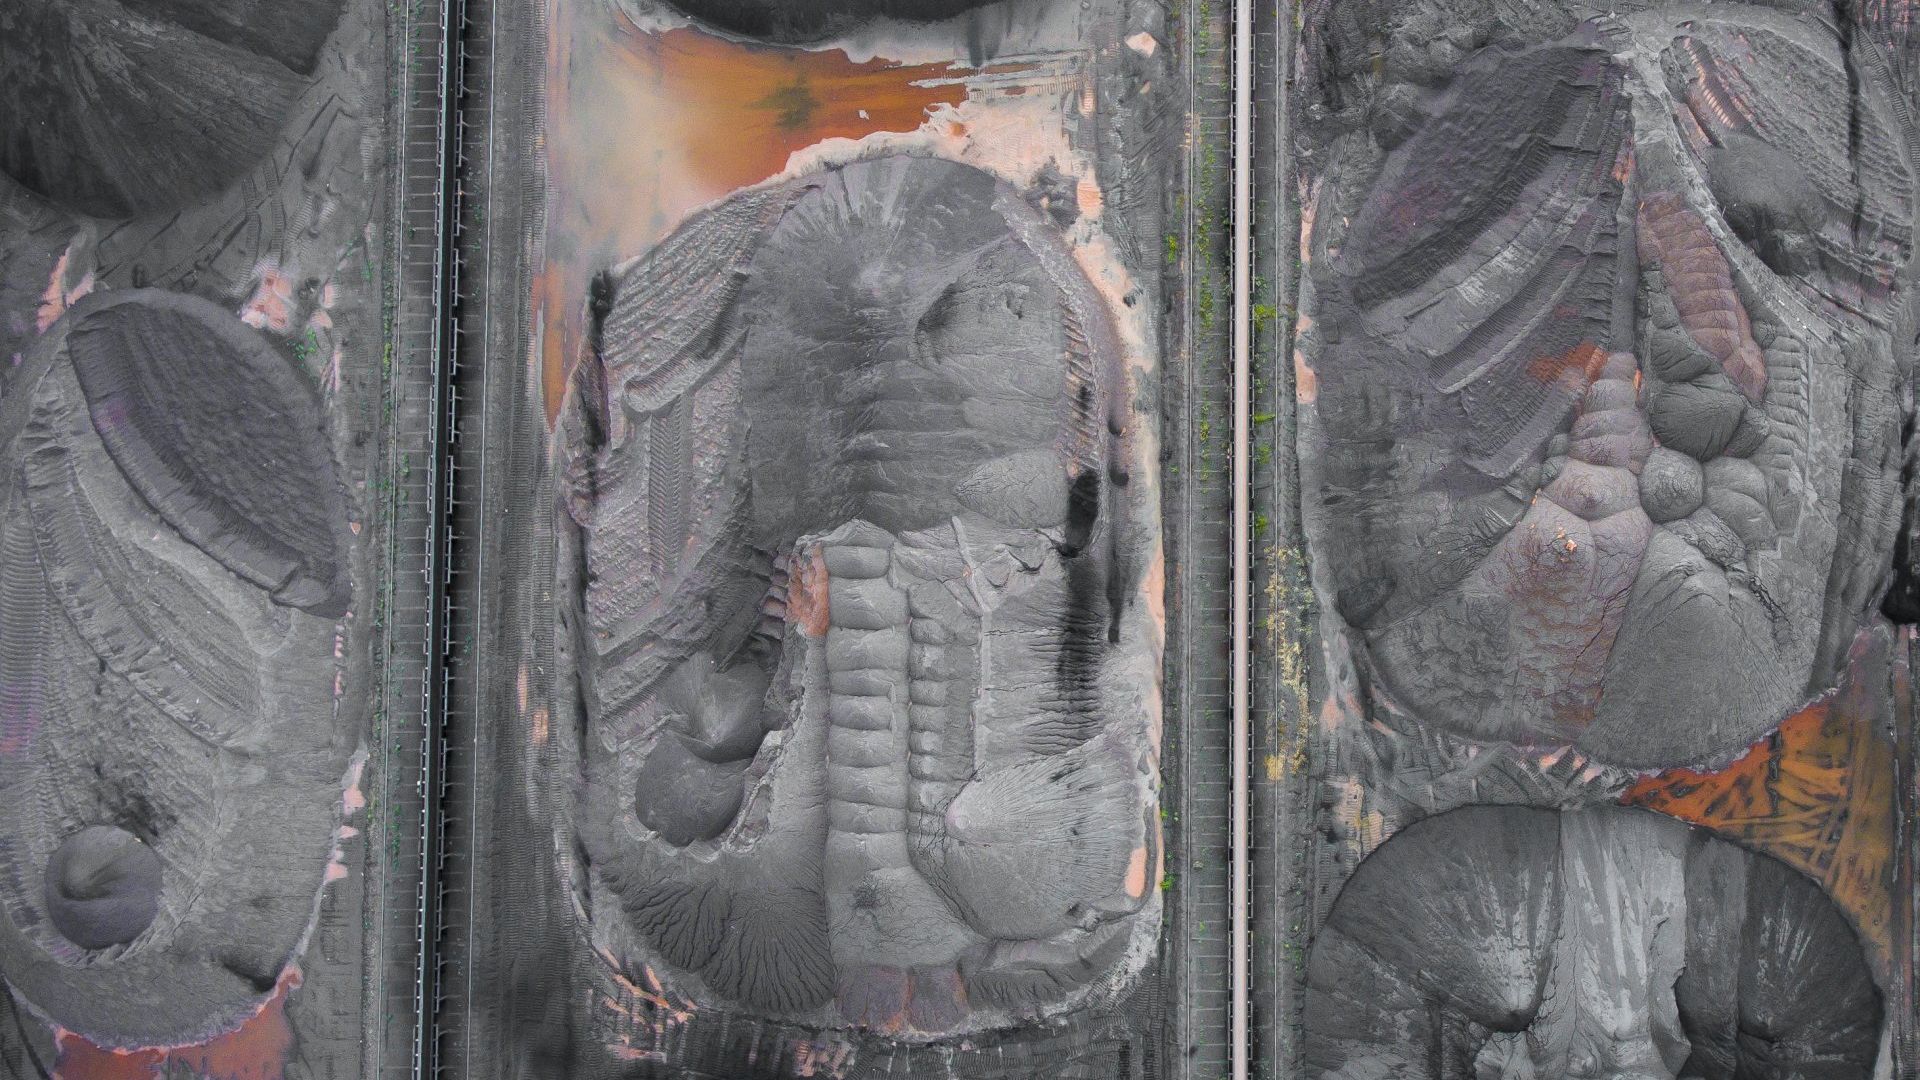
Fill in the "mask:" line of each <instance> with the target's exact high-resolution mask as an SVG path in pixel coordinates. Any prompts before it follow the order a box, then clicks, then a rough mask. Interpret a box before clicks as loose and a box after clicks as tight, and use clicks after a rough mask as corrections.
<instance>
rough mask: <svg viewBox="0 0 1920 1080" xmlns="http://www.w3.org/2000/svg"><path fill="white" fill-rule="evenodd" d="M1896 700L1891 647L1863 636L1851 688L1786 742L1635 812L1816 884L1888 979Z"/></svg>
mask: <svg viewBox="0 0 1920 1080" xmlns="http://www.w3.org/2000/svg"><path fill="white" fill-rule="evenodd" d="M1892 691H1893V688H1892V684H1891V683H1890V681H1889V657H1888V649H1887V642H1886V640H1885V638H1884V637H1883V636H1882V635H1880V634H1877V633H1875V632H1873V631H1868V632H1866V633H1863V634H1862V635H1861V638H1860V640H1858V641H1856V642H1855V644H1854V649H1853V653H1852V655H1851V657H1850V658H1849V662H1848V665H1847V668H1846V670H1845V672H1844V674H1843V681H1842V682H1841V684H1840V688H1839V689H1838V690H1836V691H1834V692H1833V693H1831V694H1829V695H1827V696H1826V697H1823V698H1821V699H1820V700H1818V701H1816V702H1814V703H1813V704H1811V705H1809V706H1807V707H1806V708H1805V709H1802V710H1801V711H1799V712H1797V713H1795V714H1794V715H1793V716H1791V717H1789V718H1788V719H1787V721H1786V722H1785V723H1783V724H1781V725H1780V730H1779V732H1778V733H1777V734H1775V735H1774V736H1772V737H1770V738H1768V739H1766V740H1763V741H1762V742H1760V743H1759V744H1758V745H1756V746H1754V748H1753V749H1751V750H1749V751H1748V752H1747V753H1746V754H1745V756H1743V757H1741V758H1740V759H1739V760H1738V761H1736V762H1734V763H1733V764H1732V765H1729V766H1727V767H1726V768H1724V769H1721V770H1719V771H1718V772H1713V773H1701V772H1696V771H1694V770H1692V769H1673V770H1670V771H1668V772H1664V773H1661V774H1659V775H1657V776H1653V777H1649V778H1647V779H1645V780H1642V781H1641V782H1639V783H1638V784H1635V785H1634V786H1633V787H1632V788H1630V789H1628V791H1627V793H1626V795H1625V796H1624V797H1623V801H1625V802H1627V803H1628V804H1630V805H1634V806H1645V807H1648V808H1650V809H1654V810H1658V811H1660V812H1662V813H1665V814H1671V815H1673V816H1674V817H1677V818H1680V819H1682V820H1685V821H1691V822H1693V823H1695V824H1697V825H1704V826H1706V827H1708V828H1710V829H1713V830H1714V831H1715V832H1719V833H1723V834H1725V835H1727V836H1729V837H1731V838H1733V839H1735V840H1738V841H1739V842H1741V843H1742V844H1745V845H1746V846H1748V847H1751V848H1754V849H1756V850H1759V851H1764V852H1766V853H1767V854H1769V855H1772V856H1774V857H1775V858H1778V859H1780V860H1781V861H1783V862H1785V863H1787V864H1788V865H1790V866H1792V867H1794V868H1795V869H1798V870H1800V871H1802V872H1804V873H1806V874H1807V875H1808V876H1810V877H1812V878H1814V879H1815V880H1816V881H1818V882H1820V884H1821V885H1822V886H1823V887H1824V888H1825V889H1826V890H1827V892H1828V894H1829V895H1831V896H1832V897H1833V898H1834V900H1835V901H1836V902H1837V903H1839V905H1840V907H1841V909H1842V910H1844V911H1846V913H1847V914H1848V915H1849V916H1850V917H1851V918H1852V920H1853V923H1854V926H1855V927H1856V929H1858V930H1859V932H1860V936H1861V939H1862V940H1863V941H1864V942H1865V943H1866V946H1867V952H1868V955H1869V956H1871V957H1873V959H1874V961H1875V963H1876V966H1878V967H1879V968H1880V970H1882V971H1885V970H1886V967H1885V965H1886V964H1888V963H1889V962H1890V961H1891V958H1892V953H1893V951H1894V942H1893V935H1892V921H1891V920H1892V914H1893V912H1892V903H1891V901H1892V896H1893V872H1894V852H1895V849H1896V844H1897V840H1898V830H1897V828H1896V816H1897V807H1896V803H1895V799H1894V772H1893V760H1894V754H1893V748H1892V747H1891V746H1890V745H1889V744H1888V743H1887V740H1886V737H1885V735H1884V734H1883V732H1884V731H1885V729H1886V726H1887V725H1886V722H1885V721H1886V711H1887V709H1888V707H1889V704H1888V700H1889V695H1890V693H1891V692H1892Z"/></svg>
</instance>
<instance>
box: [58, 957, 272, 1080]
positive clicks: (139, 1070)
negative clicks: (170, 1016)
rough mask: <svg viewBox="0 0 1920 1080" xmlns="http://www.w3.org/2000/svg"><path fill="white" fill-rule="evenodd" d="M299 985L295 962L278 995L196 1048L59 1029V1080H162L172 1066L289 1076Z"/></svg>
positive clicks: (222, 1075) (219, 1074)
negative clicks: (134, 1045)
mask: <svg viewBox="0 0 1920 1080" xmlns="http://www.w3.org/2000/svg"><path fill="white" fill-rule="evenodd" d="M299 985H300V969H299V968H297V967H293V966H289V967H288V968H287V970H286V971H284V972H282V973H281V975H280V981H279V983H278V984H277V985H276V986H275V987H274V990H273V996H272V997H270V998H268V999H267V1000H266V1003H265V1004H263V1005H262V1006H261V1007H260V1008H259V1010H257V1011H256V1012H255V1013H254V1014H253V1015H252V1016H250V1017H248V1018H247V1019H246V1020H245V1021H244V1022H242V1023H241V1025H240V1026H239V1027H237V1028H235V1029H233V1030H232V1031H230V1032H227V1033H226V1034H225V1035H220V1036H216V1037H215V1038H212V1039H209V1040H207V1041H206V1042H203V1043H198V1044H195V1045H193V1046H175V1047H150V1048H146V1049H138V1050H120V1049H114V1048H111V1047H103V1046H98V1045H95V1044H94V1043H93V1042H92V1041H91V1040H89V1039H87V1038H86V1037H85V1036H83V1035H76V1034H74V1033H73V1032H71V1031H65V1030H60V1031H56V1032H55V1033H54V1045H55V1048H56V1057H55V1059H54V1066H53V1075H54V1080H159V1078H160V1077H162V1076H164V1075H167V1071H168V1069H167V1067H168V1066H169V1065H173V1066H177V1067H179V1068H181V1069H184V1070H185V1071H186V1072H187V1073H189V1074H191V1075H193V1076H197V1077H202V1078H204V1080H284V1077H285V1076H286V1070H287V1055H288V1053H289V1052H291V1051H292V1050H293V1027H292V1025H290V1024H289V1023H288V1022H287V994H288V993H289V992H290V991H292V990H293V989H294V988H295V987H297V986H299Z"/></svg>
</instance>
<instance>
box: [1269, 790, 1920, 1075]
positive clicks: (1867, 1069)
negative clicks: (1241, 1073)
mask: <svg viewBox="0 0 1920 1080" xmlns="http://www.w3.org/2000/svg"><path fill="white" fill-rule="evenodd" d="M1882 1011H1883V1007H1882V1003H1881V997H1880V993H1879V991H1878V990H1877V989H1876V988H1875V986H1874V982H1873V977H1872V975H1871V973H1870V972H1869V970H1868V966H1867V963H1866V959H1865V956H1864V953H1863V952H1862V950H1861V946H1860V942H1859V940H1858V938H1857V937H1856V936H1855V935H1854V931H1853V929H1852V927H1851V926H1850V925H1849V924H1848V923H1847V920H1846V917H1845V916H1844V915H1842V914H1841V912H1840V910H1839V908H1838V907H1836V906H1835V905H1834V904H1833V902H1832V901H1831V900H1829V899H1828V898H1827V896H1826V895H1825V894H1824V893H1822V892H1821V891H1820V889H1819V887H1818V886H1816V885H1815V884H1814V883H1813V882H1812V881H1810V880H1808V879H1807V878H1805V877H1803V876H1802V875H1800V874H1799V873H1798V872H1796V871H1794V870H1792V869H1790V868H1789V867H1787V866H1786V865H1785V864H1784V863H1781V862H1779V861H1778V860H1775V859H1772V858H1769V857H1767V856H1764V855H1756V854H1753V853H1752V852H1749V851H1746V850H1745V849H1743V848H1740V847H1738V846H1736V845H1735V844H1733V843H1731V842H1729V841H1726V840H1721V839H1718V838H1716V837H1713V836H1711V835H1710V834H1708V833H1707V832H1705V831H1704V830H1700V829H1696V828H1693V827H1691V826H1688V825H1685V824H1683V823H1681V822H1677V821H1674V820H1672V819H1670V818H1666V817H1662V816H1660V815H1658V814H1654V813H1650V812H1647V811H1642V810H1629V809H1624V808H1619V807H1598V808H1591V809H1585V810H1578V811H1570V812H1565V813H1562V812H1557V811H1553V810H1544V809H1535V808H1530V807H1519V806H1479V807H1468V808H1465V809H1461V810H1455V811H1452V812H1450V813H1446V814H1441V815H1440V816H1438V817H1434V818H1429V819H1427V820H1426V821H1422V822H1418V823H1416V824H1414V825H1410V826H1408V827H1407V828H1406V829H1404V830H1402V831H1401V832H1400V833H1398V834H1396V835H1395V836H1394V837H1393V838H1392V839H1390V840H1388V841H1387V842H1386V844H1384V845H1383V846H1382V847H1381V848H1380V849H1379V850H1377V851H1375V852H1374V853H1373V854H1372V855H1370V856H1368V857H1367V858H1366V860H1365V861H1363V862H1362V863H1361V864H1360V867H1359V869H1358V870H1356V871H1355V872H1354V875H1353V877H1352V879H1350V880H1349V881H1348V882H1347V884H1346V886H1345V887H1344V888H1343V889H1342V890H1341V892H1340V895H1339V897H1338V899H1336V900H1335V901H1334V905H1333V910H1332V912H1331V914H1330V915H1329V916H1328V919H1327V922H1326V925H1325V926H1324V927H1323V928H1322V929H1321V930H1320V932H1319V934H1318V935H1317V937H1316V938H1315V940H1314V944H1313V950H1312V955H1311V957H1310V958H1309V961H1308V965H1307V1001H1306V1010H1305V1025H1306V1061H1307V1075H1308V1076H1310V1077H1313V1078H1314V1080H1322V1078H1327V1080H1334V1078H1353V1080H1359V1078H1362V1077H1366V1078H1371V1077H1381V1076H1394V1077H1402V1078H1416V1077H1431V1078H1433V1080H1439V1078H1441V1077H1457V1076H1541V1077H1548V1076H1552V1077H1676V1076H1677V1077H1688V1078H1692V1080H1735V1078H1736V1077H1738V1078H1740V1080H1766V1078H1773V1077H1780V1078H1786V1077H1805V1076H1822V1077H1831V1078H1833V1080H1866V1078H1867V1077H1869V1076H1871V1075H1873V1068H1874V1063H1875V1059H1876V1055H1877V1052H1878V1049H1879V1041H1880V1024H1881V1019H1882Z"/></svg>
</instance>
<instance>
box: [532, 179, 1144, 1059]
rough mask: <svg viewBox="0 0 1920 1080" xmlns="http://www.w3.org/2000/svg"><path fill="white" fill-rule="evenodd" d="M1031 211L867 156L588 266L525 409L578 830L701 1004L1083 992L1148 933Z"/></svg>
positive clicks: (1092, 302) (1120, 608)
mask: <svg viewBox="0 0 1920 1080" xmlns="http://www.w3.org/2000/svg"><path fill="white" fill-rule="evenodd" d="M1050 230H1051V225H1050V223H1049V222H1048V220H1047V219H1046V218H1045V217H1044V216H1043V215H1042V214H1041V212H1040V211H1038V210H1036V209H1035V208H1033V207H1032V206H1030V205H1028V203H1027V202H1026V201H1025V200H1024V199H1023V198H1022V197H1021V195H1020V194H1019V193H1018V192H1016V191H1015V190H1013V189H1012V188H1010V187H1009V186H1007V185H1006V184H1004V183H1001V182H999V181H996V180H995V179H994V178H992V177H991V176H989V175H988V174H986V173H983V172H980V171H978V170H974V169H971V168H968V167H965V166H961V165H957V164H952V163H948V162H943V161H937V160H933V159H928V158H914V157H895V158H882V159H877V160H872V161H866V162H861V163H858V164H854V165H849V166H846V167H844V168H840V169H834V170H830V171H827V172H825V173H821V174H818V175H815V176H811V177H807V178H804V179H802V180H797V181H792V182H789V183H786V184H783V185H778V186H772V187H767V188H761V189H756V190H753V191H749V192H746V193H743V194H741V195H737V196H735V197H733V198H732V199H729V200H728V201H727V202H726V203H723V204H721V205H720V206H719V207H717V208H715V209H713V210H711V211H708V212H706V213H704V214H702V215H700V216H698V217H696V218H695V219H693V220H691V221H689V222H688V223H687V224H686V225H684V226H682V227H681V229H680V230H679V231H677V232H676V233H675V234H674V235H673V236H672V237H670V238H669V239H668V240H666V241H665V242H664V243H663V244H662V245H661V246H660V248H659V249H657V250H656V251H655V252H653V253H651V254H649V255H648V256H646V257H644V258H642V259H640V260H638V261H636V262H635V263H633V264H630V265H629V266H627V267H624V268H622V269H621V270H619V271H618V272H616V273H615V274H614V275H613V276H612V277H611V278H609V279H607V280H606V281H605V282H604V283H603V285H602V286H601V287H600V288H599V289H598V290H597V296H596V300H595V306H596V310H597V311H598V312H599V314H600V316H601V318H600V323H599V328H598V330H597V334H596V341H595V355H594V357H593V358H592V359H591V361H590V362H589V363H587V364H584V365H583V366H582V369H581V372H580V375H579V379H578V381H577V384H576V388H575V395H574V398H573V401H572V404H571V406H570V409H569V412H568V414H567V416H566V417H565V418H563V440H564V445H563V464H564V468H565V469H566V475H567V477H568V480H569V485H568V493H567V501H566V513H567V515H568V519H567V520H568V522H569V524H570V527H571V528H572V529H573V530H576V531H575V533H574V536H575V543H576V544H577V549H576V553H577V556H578V561H577V563H576V565H575V567H573V568H571V569H569V570H568V577H569V579H570V580H569V588H571V589H573V590H575V593H574V595H575V597H576V602H577V604H578V607H577V608H576V609H574V610H571V611H569V612H567V613H566V614H567V616H568V618H570V619H571V620H572V621H573V633H572V636H571V644H572V646H573V647H574V648H575V649H576V650H577V651H576V663H577V665H578V671H579V679H580V685H581V695H582V700H583V707H584V709H585V712H586V725H587V726H586V729H585V735H584V740H585V746H584V750H583V752H584V754H585V757H586V769H587V774H588V777H589V781H588V787H587V791H586V794H585V798H584V800H583V804H582V807H581V815H582V820H581V824H580V827H581V829H582V830H583V835H584V837H585V841H586V846H587V851H588V854H589V856H590V858H591V860H592V865H593V868H594V870H595V872H596V873H597V874H598V875H600V876H601V877H602V878H603V879H604V881H605V882H606V883H607V884H608V886H609V887H610V888H611V889H612V890H613V891H614V892H615V893H616V894H617V896H618V898H619V901H620V904H621V905H622V906H623V907H624V917H625V919H626V920H628V922H629V924H630V925H631V926H632V927H633V928H634V929H635V930H637V931H638V932H639V933H640V934H641V935H642V936H643V938H644V939H645V941H646V942H647V943H648V947H649V948H650V949H651V950H653V951H654V952H655V953H656V954H657V955H659V956H662V957H664V958H665V960H666V961H667V962H668V964H669V965H670V966H671V967H672V968H673V969H675V970H676V971H677V972H678V973H679V976H680V978H681V980H682V983H683V984H684V986H686V987H697V986H701V985H704V987H705V988H706V990H707V991H708V992H709V993H710V994H711V995H713V996H714V997H716V998H717V999H718V1000H719V1001H720V1002H721V1003H727V1004H731V1005H733V1006H735V1007H741V1006H744V1007H746V1008H748V1009H750V1010H752V1011H755V1012H757V1013H759V1014H761V1015H771V1016H777V1017H791V1018H804V1019H811V1020H822V1021H825V1022H829V1023H834V1024H841V1025H852V1026H858V1027H867V1028H871V1029H876V1030H884V1031H891V1032H899V1033H918V1034H920V1035H923V1036H930V1035H937V1034H943V1033H951V1032H955V1031H960V1030H969V1029H976V1028H979V1027H981V1026H984V1025H990V1024H993V1023H1001V1022H1006V1021H1007V1020H1009V1019H1010V1018H1012V1017H1016V1016H1024V1015H1031V1014H1035V1013H1038V1012H1042V1011H1047V1010H1053V1009H1058V1008H1060V1007H1062V1006H1065V1005H1070V1004H1071V1003H1072V1002H1074V1001H1076V1000H1079V999H1082V998H1084V997H1085V996H1086V995H1087V994H1088V993H1089V992H1090V991H1092V990H1094V989H1096V988H1098V987H1102V986H1104V987H1107V988H1113V987H1114V986H1116V985H1117V984H1118V983H1119V982H1121V981H1122V980H1123V979H1124V976H1125V970H1124V965H1123V964H1122V963H1121V960H1122V959H1123V957H1124V955H1125V954H1126V953H1127V952H1128V949H1129V946H1131V945H1133V944H1136V943H1137V940H1138V939H1139V935H1140V934H1141V933H1143V932H1144V933H1151V931H1152V929H1153V927H1152V920H1151V918H1150V914H1151V913H1150V911H1149V899H1150V890H1149V889H1148V887H1147V867H1148V866H1149V865H1150V860H1149V854H1150V850H1149V849H1150V845H1151V844H1152V843H1153V841H1152V840H1151V830H1150V828H1149V818H1150V807H1151V801H1150V795H1149V791H1150V788H1149V784H1150V777H1151V767H1150V764H1149V758H1148V745H1147V742H1146V732H1145V730H1144V728H1143V727H1142V726H1141V724H1140V723H1139V719H1138V718H1139V717H1140V715H1141V714H1140V711H1139V708H1138V704H1139V702H1140V700H1141V698H1142V695H1144V694H1147V693H1150V692H1151V683H1150V675H1148V674H1147V673H1148V672H1149V671H1150V670H1151V669H1150V668H1149V667H1146V666H1144V664H1143V662H1144V661H1145V659H1146V656H1147V653H1146V652H1145V650H1144V648H1143V646H1144V643H1145V641H1146V640H1147V639H1146V637H1145V636H1143V635H1144V634H1145V632H1146V629H1145V627H1144V626H1143V613H1142V612H1141V611H1140V610H1139V609H1138V608H1137V607H1136V606H1134V601H1133V600H1132V597H1133V596H1134V595H1135V591H1136V583H1137V580H1138V576H1139V575H1140V574H1141V573H1142V571H1143V566H1142V562H1141V558H1140V556H1141V554H1142V553H1141V550H1140V548H1141V544H1140V542H1139V537H1140V533H1139V518H1138V517H1137V515H1138V513H1139V509H1138V508H1137V507H1136V506H1135V505H1134V503H1135V502H1137V500H1132V499H1130V498H1129V497H1128V490H1127V485H1128V482H1129V479H1130V478H1129V476H1128V472H1127V470H1128V467H1129V466H1128V461H1129V460H1130V459H1129V457H1128V452H1129V451H1128V441H1127V429H1128V417H1129V408H1128V402H1127V396H1126V387H1125V385H1124V380H1123V379H1122V377H1121V373H1120V369H1119V358H1120V354H1119V349H1118V345H1117V343H1116V342H1115V341H1114V340H1113V331H1112V330H1111V329H1110V327H1109V325H1108V316H1107V314H1106V311H1105V309H1104V307H1103V306H1102V302H1101V300H1100V299H1099V297H1098V296H1097V295H1096V294H1095V292H1094V290H1093V289H1092V287H1091V286H1090V284H1089V283H1088V282H1087V280H1086V278H1085V276H1084V273H1083V272H1082V271H1081V269H1080V268H1079V266H1078V264H1077V263H1076V262H1075V261H1074V260H1073V258H1072V256H1071V255H1070V253H1069V252H1068V250H1067V248H1066V246H1065V245H1064V244H1063V243H1062V242H1061V241H1060V240H1059V239H1058V238H1057V237H1056V236H1054V235H1053V234H1052V233H1051V231H1050ZM696 979H697V980H698V981H697V982H696V981H695V980H696Z"/></svg>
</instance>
